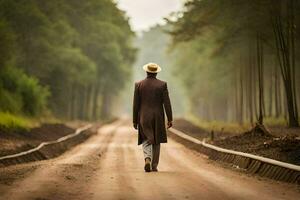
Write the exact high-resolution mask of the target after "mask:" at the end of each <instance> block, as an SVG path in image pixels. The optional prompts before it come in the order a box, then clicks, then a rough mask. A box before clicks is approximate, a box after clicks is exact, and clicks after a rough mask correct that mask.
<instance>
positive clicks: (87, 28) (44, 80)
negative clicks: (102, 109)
mask: <svg viewBox="0 0 300 200" xmlns="http://www.w3.org/2000/svg"><path fill="white" fill-rule="evenodd" d="M127 20H128V19H126V17H125V15H124V13H123V12H121V11H120V10H118V9H117V7H116V5H115V4H114V3H112V2H111V1H110V0H87V1H79V0H74V1H69V0H51V1H39V0H26V1H25V0H21V1H20V0H1V1H0V42H1V45H0V54H1V57H0V67H4V66H5V65H7V63H10V64H11V65H12V66H13V67H12V68H13V69H14V70H17V69H16V68H22V69H23V70H24V72H25V73H26V74H29V75H30V77H29V76H27V75H25V74H24V73H23V72H22V73H21V74H20V77H21V78H19V79H20V81H21V80H22V81H21V82H22V84H21V85H18V84H19V82H17V81H12V80H13V79H11V80H10V81H12V84H14V85H15V86H16V85H18V88H19V90H18V91H15V90H12V92H11V91H9V93H11V95H15V93H18V92H19V93H20V95H21V96H22V100H21V101H22V103H23V105H22V106H21V107H22V109H21V110H22V111H23V112H25V113H28V114H30V115H36V114H38V113H39V112H40V110H42V109H44V107H45V106H44V105H45V104H46V103H45V102H46V99H47V98H48V99H49V101H50V102H49V105H50V107H51V110H53V111H54V114H57V115H59V116H61V117H68V114H69V113H74V112H75V114H74V115H77V114H76V112H77V111H74V110H71V111H70V110H69V109H78V110H82V109H83V106H87V107H89V109H94V108H93V107H91V106H89V105H88V104H89V102H90V101H91V100H90V98H91V96H92V94H91V92H93V91H94V90H92V89H93V88H97V90H96V91H97V92H95V94H94V96H95V97H94V99H95V102H96V103H94V104H95V105H100V104H101V98H102V97H101V95H106V93H109V92H103V91H100V89H101V88H102V89H103V88H106V90H111V91H112V92H113V95H112V94H110V96H112V98H116V97H117V93H118V91H120V90H121V89H122V85H124V83H125V82H126V81H127V80H129V79H128V78H129V75H130V65H131V64H132V62H133V61H134V54H135V50H134V48H133V47H132V46H131V38H132V37H133V36H134V34H133V32H132V31H131V30H130V27H129V24H128V21H127ZM9 61H10V62H9ZM1 73H2V72H1ZM3 73H4V72H3ZM7 73H8V74H9V75H10V73H12V75H13V74H14V73H19V72H10V71H9V72H7ZM32 76H33V77H35V78H32ZM40 85H43V87H42V86H40ZM44 86H45V87H44ZM5 87H7V85H5ZM45 88H48V89H45ZM86 88H89V89H88V94H85V92H86ZM48 91H49V92H50V93H51V95H49V92H48ZM38 93H40V95H38V96H37V95H36V94H38ZM79 94H83V95H79ZM0 95H1V94H0ZM2 95H3V96H6V98H7V99H9V98H10V97H8V96H9V95H7V94H6V93H5V94H4V93H3V94H2ZM74 98H75V100H74ZM16 99H18V98H16ZM70 100H74V101H75V102H74V104H78V105H73V106H72V107H73V108H70V107H68V104H69V103H70V102H68V101H70ZM86 101H88V102H86ZM98 101H99V102H98ZM3 104H5V102H4V103H3ZM8 104H9V103H8ZM12 104H14V103H12ZM8 107H11V109H8V110H10V111H11V112H14V111H15V110H18V108H17V107H16V108H12V107H13V106H8ZM77 107H80V108H77ZM86 112H90V111H89V110H88V111H86ZM81 113H82V111H81ZM72 115H73V114H72ZM76 117H77V116H76ZM79 117H82V116H79Z"/></svg>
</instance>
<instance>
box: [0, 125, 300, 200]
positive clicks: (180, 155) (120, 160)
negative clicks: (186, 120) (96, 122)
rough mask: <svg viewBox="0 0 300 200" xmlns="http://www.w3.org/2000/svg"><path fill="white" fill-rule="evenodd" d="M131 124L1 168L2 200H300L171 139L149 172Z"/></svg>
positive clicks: (294, 192) (285, 188) (283, 187)
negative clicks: (48, 156)
mask: <svg viewBox="0 0 300 200" xmlns="http://www.w3.org/2000/svg"><path fill="white" fill-rule="evenodd" d="M136 137H137V135H136V133H135V131H134V130H133V129H132V128H131V124H130V123H128V121H118V122H115V123H113V124H110V125H106V126H103V127H102V128H101V129H99V131H98V134H97V135H95V136H93V137H91V138H90V139H88V140H87V141H86V142H85V143H83V144H81V145H78V146H77V147H75V148H73V149H72V150H70V151H68V152H67V153H65V154H64V155H62V156H60V157H59V158H57V159H52V160H48V161H42V162H35V163H29V164H22V165H17V166H10V167H7V168H0V199H1V200H2V199H3V200H16V199H34V200H49V199H51V200H52V199H53V200H64V199H68V200H73V199H85V200H88V199H130V200H131V199H204V200H218V199H222V200H226V199H237V200H241V199H251V200H253V199H255V200H259V199H262V200H268V199H287V200H292V199H299V197H300V192H299V188H297V187H296V186H293V185H289V184H283V183H277V182H274V181H270V180H266V179H261V178H257V177H250V176H249V175H246V174H243V173H240V172H235V171H232V170H231V169H227V168H224V167H222V166H220V165H219V164H217V163H215V162H212V161H209V160H208V159H207V158H206V157H204V156H203V155H201V154H199V153H196V152H193V151H191V150H189V149H187V148H186V147H184V146H183V145H181V144H178V143H176V142H174V141H172V140H171V139H169V143H168V144H163V145H162V150H161V160H160V164H159V172H151V173H145V172H144V171H143V164H144V163H143V162H144V161H143V155H142V150H141V147H140V146H137V145H136V143H137V142H136Z"/></svg>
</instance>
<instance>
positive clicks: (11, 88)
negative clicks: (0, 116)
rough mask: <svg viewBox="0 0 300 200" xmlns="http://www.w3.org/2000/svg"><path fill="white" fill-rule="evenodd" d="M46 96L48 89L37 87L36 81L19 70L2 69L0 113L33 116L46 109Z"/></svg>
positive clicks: (0, 75)
mask: <svg viewBox="0 0 300 200" xmlns="http://www.w3.org/2000/svg"><path fill="white" fill-rule="evenodd" d="M48 96H49V91H48V88H46V87H42V86H41V85H39V83H38V80H37V79H35V78H33V77H29V76H28V75H26V74H25V73H24V72H23V71H21V70H20V69H16V68H4V69H2V70H1V71H0V110H1V111H3V112H10V113H24V114H27V115H30V116H34V115H37V114H40V113H41V112H42V111H43V110H45V109H46V105H47V97H48Z"/></svg>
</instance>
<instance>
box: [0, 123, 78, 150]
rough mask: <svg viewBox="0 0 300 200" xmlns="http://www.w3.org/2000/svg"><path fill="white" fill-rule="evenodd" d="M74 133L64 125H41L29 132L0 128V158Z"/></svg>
mask: <svg viewBox="0 0 300 200" xmlns="http://www.w3.org/2000/svg"><path fill="white" fill-rule="evenodd" d="M74 131H75V129H73V128H70V127H68V126H66V125H64V124H42V125H41V126H40V127H36V128H33V129H31V130H29V131H25V130H7V129H5V128H3V127H0V156H5V155H11V154H15V153H19V152H22V151H26V150H29V149H32V148H33V147H35V146H37V145H39V144H40V143H41V142H46V141H53V140H57V139H58V138H60V137H63V136H65V135H68V134H71V133H73V132H74Z"/></svg>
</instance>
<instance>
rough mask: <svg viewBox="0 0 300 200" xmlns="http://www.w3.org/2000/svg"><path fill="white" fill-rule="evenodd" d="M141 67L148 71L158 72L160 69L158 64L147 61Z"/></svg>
mask: <svg viewBox="0 0 300 200" xmlns="http://www.w3.org/2000/svg"><path fill="white" fill-rule="evenodd" d="M143 69H144V70H145V71H146V72H149V73H158V72H160V71H161V68H160V66H159V65H158V64H156V63H148V64H146V65H144V66H143Z"/></svg>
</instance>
